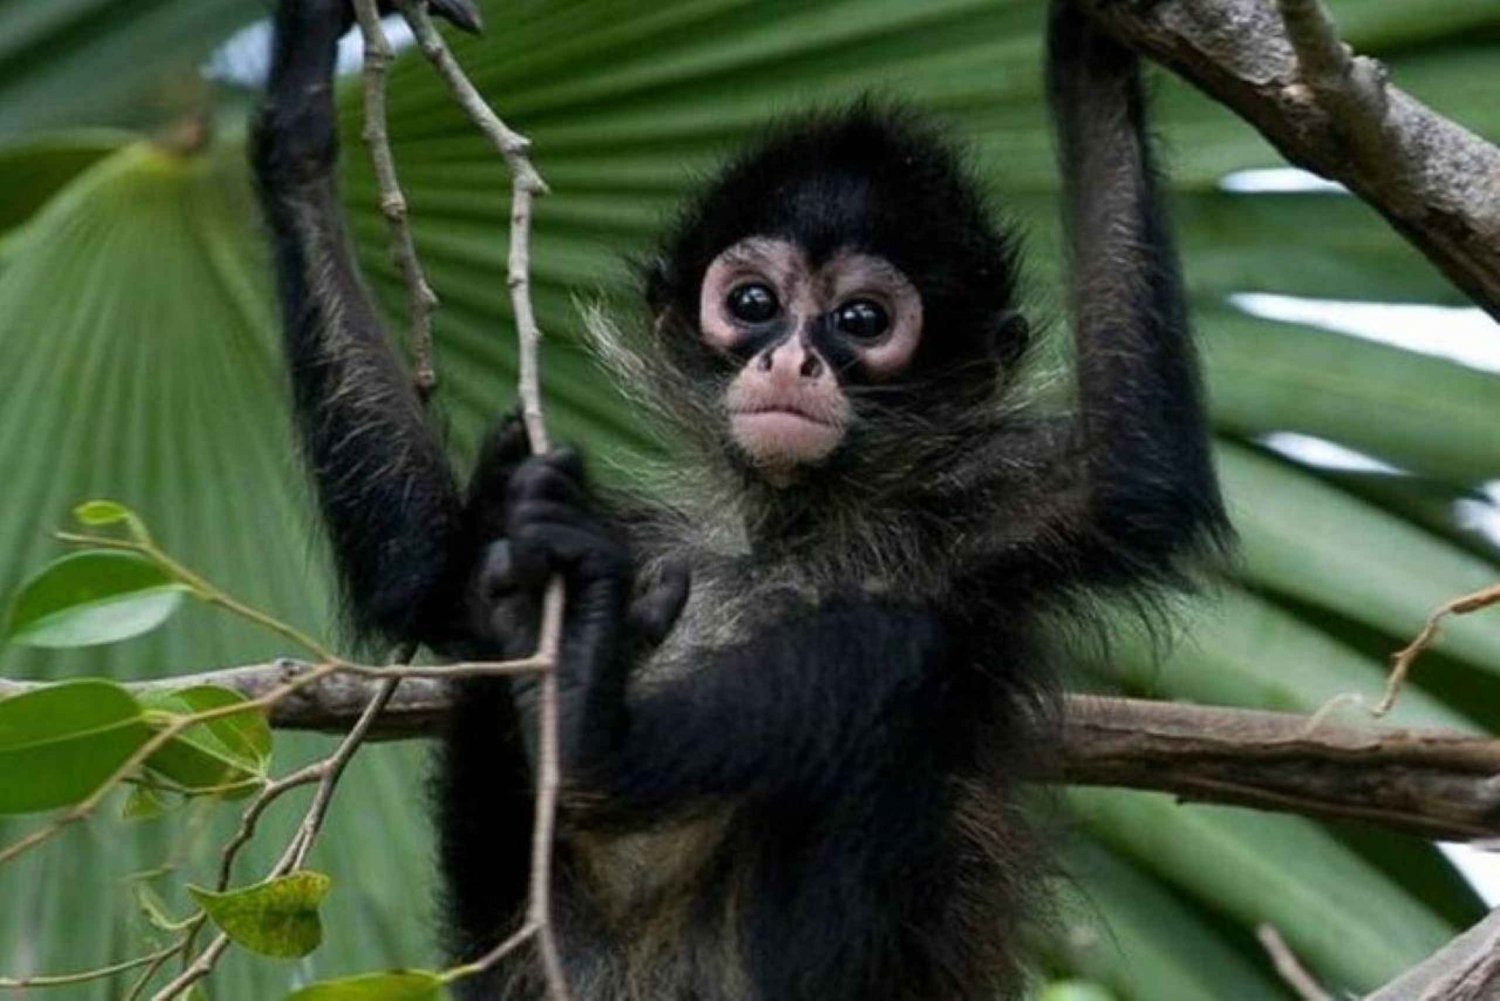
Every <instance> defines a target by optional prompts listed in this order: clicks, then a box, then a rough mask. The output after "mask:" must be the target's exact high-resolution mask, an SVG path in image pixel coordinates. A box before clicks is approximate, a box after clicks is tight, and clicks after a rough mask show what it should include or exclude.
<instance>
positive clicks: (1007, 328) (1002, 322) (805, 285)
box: [646, 103, 1027, 485]
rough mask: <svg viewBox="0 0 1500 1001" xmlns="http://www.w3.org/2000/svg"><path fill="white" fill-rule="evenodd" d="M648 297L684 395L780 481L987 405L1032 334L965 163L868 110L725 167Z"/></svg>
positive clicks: (805, 126) (784, 131)
mask: <svg viewBox="0 0 1500 1001" xmlns="http://www.w3.org/2000/svg"><path fill="white" fill-rule="evenodd" d="M646 295H647V300H648V303H649V305H650V307H651V309H652V312H653V314H654V316H655V318H656V324H655V327H656V330H657V333H658V336H659V338H660V342H659V343H658V345H657V347H658V349H659V350H660V351H661V352H663V353H665V355H666V356H667V360H668V361H669V362H670V363H671V364H672V365H673V366H674V367H676V368H677V369H679V370H680V371H681V373H682V375H684V376H686V377H687V378H686V379H684V380H682V381H681V382H680V384H679V385H682V386H691V387H697V389H696V390H692V391H695V392H707V393H710V394H711V395H712V396H713V397H714V405H713V407H712V412H714V413H716V414H717V415H718V418H719V420H720V421H721V422H722V427H721V431H722V432H723V437H724V439H725V440H726V442H727V443H728V444H729V446H730V450H731V452H732V453H733V454H734V456H735V457H736V458H737V460H738V461H739V462H741V463H743V464H744V465H746V466H747V467H749V468H751V469H754V470H756V471H759V472H761V473H762V474H764V475H765V477H766V478H767V479H768V480H770V481H771V482H772V483H775V484H778V485H779V484H783V483H788V482H791V480H792V479H794V478H795V477H796V476H797V474H798V473H799V472H801V471H804V470H809V469H814V468H820V467H824V466H828V465H833V464H837V463H838V461H839V458H840V456H841V455H846V454H848V453H850V452H854V451H859V450H860V448H861V444H862V442H869V441H872V440H881V439H879V434H878V433H879V431H881V430H882V429H884V430H891V429H892V428H893V427H903V426H904V427H908V428H909V427H913V426H920V424H919V423H916V422H921V423H926V422H927V421H929V420H931V419H932V418H934V417H936V416H938V415H940V414H942V413H944V412H945V409H946V410H951V409H952V408H953V407H955V406H962V405H967V406H973V405H975V404H976V403H979V402H980V401H982V400H985V399H987V398H989V397H990V396H992V395H993V393H994V391H995V389H996V387H997V385H998V383H999V381H1000V378H1001V376H1002V374H1003V373H1006V372H1008V371H1009V369H1010V368H1011V367H1012V366H1013V364H1014V363H1015V362H1016V361H1017V359H1018V358H1019V356H1020V354H1021V352H1022V350H1023V349H1024V347H1025V344H1026V340H1027V331H1026V325H1025V323H1024V321H1022V320H1021V319H1020V318H1019V316H1018V314H1017V313H1016V312H1015V311H1014V304H1013V299H1014V295H1015V252H1014V248H1013V246H1012V244H1011V242H1010V241H1009V240H1008V239H1007V238H1006V237H1005V236H1004V235H1003V234H1002V233H1001V232H1000V231H999V230H998V229H997V228H996V227H995V226H994V224H993V223H992V222H991V220H990V219H989V217H988V215H987V213H986V211H985V206H984V202H983V199H982V197H981V196H980V194H979V193H978V188H977V186H976V185H975V183H974V182H973V180H972V179H971V178H970V177H969V176H968V175H967V173H966V172H965V171H964V169H963V168H962V166H961V165H960V162H959V159H958V157H957V156H956V155H955V153H954V152H953V150H952V148H951V147H950V146H949V145H948V143H946V142H945V141H944V140H943V139H942V138H941V137H940V136H939V135H938V134H937V133H936V132H935V130H934V129H932V128H931V127H929V126H927V125H925V124H923V123H922V122H920V121H919V120H916V119H915V118H914V117H913V116H912V115H911V114H909V113H907V112H903V111H893V110H888V109H881V108H878V107H875V106H873V105H871V104H869V103H861V104H858V105H855V106H854V107H852V108H850V109H848V110H845V111H841V112H838V113H834V114H830V115H819V116H814V117H810V118H805V119H801V120H796V121H792V122H789V123H786V124H783V125H781V126H779V127H778V128H776V129H775V130H774V131H772V132H771V133H770V134H769V135H768V136H767V137H766V138H765V139H763V140H762V141H761V142H760V143H759V144H757V145H756V146H755V147H753V148H752V149H750V150H748V151H747V152H745V153H744V154H742V155H741V156H739V157H738V158H737V159H735V160H734V161H733V162H731V163H730V164H729V165H728V166H727V167H726V168H725V169H724V171H723V172H722V173H721V174H720V175H719V177H718V178H717V179H716V180H715V181H714V182H712V183H711V184H710V185H709V186H708V187H707V189H706V190H705V191H704V192H703V193H702V194H701V195H700V196H699V197H698V198H697V199H696V201H695V202H694V203H693V204H692V205H691V206H690V208H689V209H688V211H687V212H686V213H685V214H684V216H683V218H682V219H681V221H680V222H679V224H678V226H677V228H676V229H675V231H674V232H673V233H672V234H671V235H670V236H669V237H668V239H667V240H666V241H665V244H664V247H663V252H662V254H661V256H660V258H659V259H658V261H657V262H656V263H655V264H653V266H652V267H651V268H650V270H649V272H648V275H647V288H646ZM882 425H884V428H882ZM883 440H885V441H887V442H889V440H890V437H889V436H886V438H885V439H883Z"/></svg>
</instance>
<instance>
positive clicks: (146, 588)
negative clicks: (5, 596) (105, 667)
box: [5, 549, 188, 647]
mask: <svg viewBox="0 0 1500 1001" xmlns="http://www.w3.org/2000/svg"><path fill="white" fill-rule="evenodd" d="M187 590H188V588H187V586H186V585H184V584H182V583H181V582H180V581H177V580H174V579H173V578H172V577H171V575H169V574H168V573H167V572H166V571H165V570H163V569H162V568H161V567H159V566H157V565H156V564H155V563H153V562H152V561H150V560H148V559H146V558H145V557H143V556H138V555H136V554H135V553H125V552H115V551H113V550H108V549H90V550H85V551H84V552H81V553H72V554H70V555H68V556H64V557H62V558H61V559H59V560H56V561H55V562H53V563H52V564H51V565H50V566H48V567H45V568H44V569H43V570H42V571H41V572H40V573H38V574H37V575H36V576H34V577H32V578H31V579H30V580H28V581H27V582H26V583H25V585H23V586H22V588H21V591H20V593H19V594H17V595H16V598H15V601H14V603H13V604H12V605H11V609H10V615H9V617H8V618H7V620H6V623H5V638H6V639H8V640H10V641H11V642H12V643H20V644H23V645H25V646H39V647H78V646H94V645H96V644H99V643H115V642H118V641H119V640H123V639H129V638H130V637H132V636H139V635H140V634H141V633H145V632H150V631H151V630H152V629H155V628H156V627H157V626H159V625H161V624H162V623H163V622H165V621H166V620H167V619H168V618H169V617H170V616H171V615H172V613H173V612H175V611H176V610H177V607H178V606H179V605H180V604H181V603H182V599H183V596H184V595H185V594H186V593H187Z"/></svg>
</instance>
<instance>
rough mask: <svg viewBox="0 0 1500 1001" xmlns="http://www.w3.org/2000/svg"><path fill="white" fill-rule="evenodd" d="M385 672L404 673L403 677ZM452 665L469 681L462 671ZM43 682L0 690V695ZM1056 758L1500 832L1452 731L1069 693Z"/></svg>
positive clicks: (1492, 749) (313, 708) (1278, 802)
mask: <svg viewBox="0 0 1500 1001" xmlns="http://www.w3.org/2000/svg"><path fill="white" fill-rule="evenodd" d="M310 670H313V667H312V665H309V664H304V663H301V662H299V661H293V660H280V661H275V662H272V663H269V664H253V665H247V666H245V667H235V668H229V669H227V670H223V671H210V672H206V673H203V674H195V675H184V676H179V677H174V678H168V679H161V680H157V681H148V682H139V683H136V684H134V685H131V686H128V687H130V688H132V689H134V690H137V691H140V690H152V689H161V688H167V687H171V688H179V687H186V686H188V685H198V684H217V685H224V686H226V687H229V688H234V689H236V690H238V691H240V692H242V693H244V694H245V695H247V696H250V697H251V698H255V697H258V696H260V695H264V694H265V693H266V692H267V691H270V690H272V689H274V688H277V687H279V686H282V685H285V684H286V683H287V682H288V681H290V680H294V679H296V678H297V677H299V676H301V675H302V674H304V673H306V672H308V671H310ZM381 670H382V671H384V672H389V673H391V674H398V675H399V674H401V673H402V672H403V670H407V669H406V668H404V667H403V666H402V665H392V666H391V667H388V668H382V669H381ZM410 670H413V671H417V672H419V673H422V674H424V675H430V674H431V673H432V669H430V668H411V669H410ZM454 670H455V673H456V674H463V673H464V668H463V667H462V666H457V667H455V669H454ZM357 671H358V669H357V668H353V669H351V670H350V671H345V672H340V673H337V674H331V675H329V676H327V677H325V678H322V679H319V680H318V681H316V682H314V683H312V684H309V685H306V686H305V687H304V688H302V689H300V690H299V691H297V692H294V693H293V694H291V695H289V696H287V697H286V698H284V699H282V700H281V701H279V702H277V703H276V704H275V705H274V706H273V707H271V710H270V714H271V724H272V725H273V726H275V727H278V728H281V729H288V730H316V731H322V732H327V733H347V732H348V731H349V728H350V727H352V726H353V725H354V724H355V723H356V721H357V720H358V719H359V717H360V714H361V713H362V712H363V711H364V710H365V709H366V708H367V707H368V705H369V704H370V700H371V698H372V697H373V696H374V694H375V692H376V690H377V688H378V687H379V686H380V685H381V684H382V679H381V678H380V677H379V676H378V675H376V674H374V673H373V672H371V673H366V672H358V673H355V672H357ZM41 684H45V682H17V681H0V697H3V696H6V695H14V694H18V693H20V692H23V691H28V690H30V689H32V688H35V687H37V686H38V685H41ZM448 706H449V696H448V690H447V683H446V682H445V681H443V680H442V679H439V678H434V677H430V676H424V677H403V678H402V679H401V682H400V684H399V685H397V686H396V689H395V692H394V693H393V695H392V697H391V700H390V703H389V705H387V706H386V708H385V709H384V711H383V712H382V713H381V714H380V716H379V717H378V718H377V719H375V720H374V721H373V724H372V726H371V729H370V736H371V737H372V738H375V739H386V740H392V739H407V738H416V737H427V736H433V735H435V734H436V733H437V732H439V730H440V729H441V726H442V721H443V719H444V717H445V716H446V714H447V711H448ZM1059 752H1060V753H1059V760H1060V764H1059V765H1058V771H1057V773H1056V775H1054V776H1053V778H1054V779H1055V780H1056V781H1061V782H1068V783H1073V784H1077V785H1100V786H1124V787H1128V788H1134V789H1148V790H1154V791H1157V792H1166V793H1171V794H1173V795H1175V796H1178V797H1181V798H1182V799H1185V800H1199V801H1203V802H1211V803H1230V804H1235V805H1238V806H1248V807H1254V808H1257V809H1262V810H1275V811H1279V812H1285V813H1299V814H1303V815H1306V816H1310V817H1318V818H1322V819H1332V820H1360V821H1365V822H1367V823H1371V824H1376V825H1379V826H1382V827H1386V828H1389V829H1393V830H1399V831H1405V832H1407V833H1411V834H1416V835H1420V836H1422V837H1428V838H1440V839H1443V840H1452V841H1468V840H1473V839H1478V838H1494V837H1500V740H1494V739H1489V738H1484V737H1474V736H1469V735H1467V734H1462V733H1458V732H1456V731H1450V730H1436V729H1428V730H1404V729H1394V728H1390V727H1384V726H1381V727H1376V726H1358V727H1356V726H1348V725H1343V724H1336V723H1327V722H1317V721H1316V720H1314V719H1313V718H1312V717H1308V716H1303V715H1298V714H1295V713H1275V712H1260V711H1255V710H1247V709H1225V708H1219V707H1212V706H1193V705H1181V704H1176V703H1167V702H1152V701H1148V700H1144V699H1124V698H1105V697H1101V696H1089V695H1072V696H1068V697H1067V699H1066V700H1065V711H1064V718H1063V728H1062V736H1061V747H1060V749H1059Z"/></svg>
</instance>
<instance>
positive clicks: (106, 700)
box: [0, 680, 151, 814]
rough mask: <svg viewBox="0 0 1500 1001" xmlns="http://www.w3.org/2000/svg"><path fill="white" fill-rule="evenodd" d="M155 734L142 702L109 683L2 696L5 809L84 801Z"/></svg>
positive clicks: (0, 802)
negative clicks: (147, 720) (3, 697)
mask: <svg viewBox="0 0 1500 1001" xmlns="http://www.w3.org/2000/svg"><path fill="white" fill-rule="evenodd" d="M150 736H151V728H150V727H149V726H147V725H146V722H145V718H144V715H143V713H142V710H141V707H140V704H139V703H138V702H136V700H135V699H134V698H132V697H131V695H130V693H129V692H127V691H126V690H125V689H124V688H121V687H120V686H119V685H116V684H114V683H113V682H109V681H93V680H86V681H66V682H61V683H59V684H56V685H49V686H47V687H46V688H39V689H37V690H36V691H32V692H26V693H24V694H21V695H15V696H12V697H10V698H8V699H4V700H3V701H0V775H3V776H4V777H5V778H4V781H0V814H13V813H35V812H37V811H40V810H54V809H56V808H58V807H61V806H69V805H71V804H73V803H77V802H79V801H80V800H82V799H84V798H86V797H87V796H88V795H89V794H90V793H92V792H93V791H94V790H95V789H98V788H99V786H100V785H101V784H103V783H104V781H105V780H106V779H108V778H109V777H110V776H111V775H113V774H114V773H115V771H116V770H117V769H118V768H119V767H120V766H121V765H122V764H124V763H125V761H126V759H128V758H129V757H130V755H131V754H132V753H134V752H135V751H136V749H137V748H139V747H140V746H141V745H142V744H144V743H145V742H146V741H147V740H148V739H149V738H150Z"/></svg>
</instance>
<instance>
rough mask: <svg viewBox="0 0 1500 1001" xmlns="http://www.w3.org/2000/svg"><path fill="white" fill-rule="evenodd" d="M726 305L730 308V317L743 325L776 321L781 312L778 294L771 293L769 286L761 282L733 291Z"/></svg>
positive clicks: (742, 286)
mask: <svg viewBox="0 0 1500 1001" xmlns="http://www.w3.org/2000/svg"><path fill="white" fill-rule="evenodd" d="M724 304H725V305H726V306H728V307H729V315H731V316H733V317H734V318H735V319H736V320H739V321H740V322H741V323H765V322H766V321H767V320H771V319H775V317H776V314H777V313H779V312H781V304H780V303H778V302H777V301H776V293H775V292H772V291H771V287H770V286H769V285H763V284H761V283H760V282H750V283H748V284H745V285H741V286H739V287H738V288H734V289H731V290H730V292H729V297H728V298H727V299H725V300H724Z"/></svg>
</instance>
